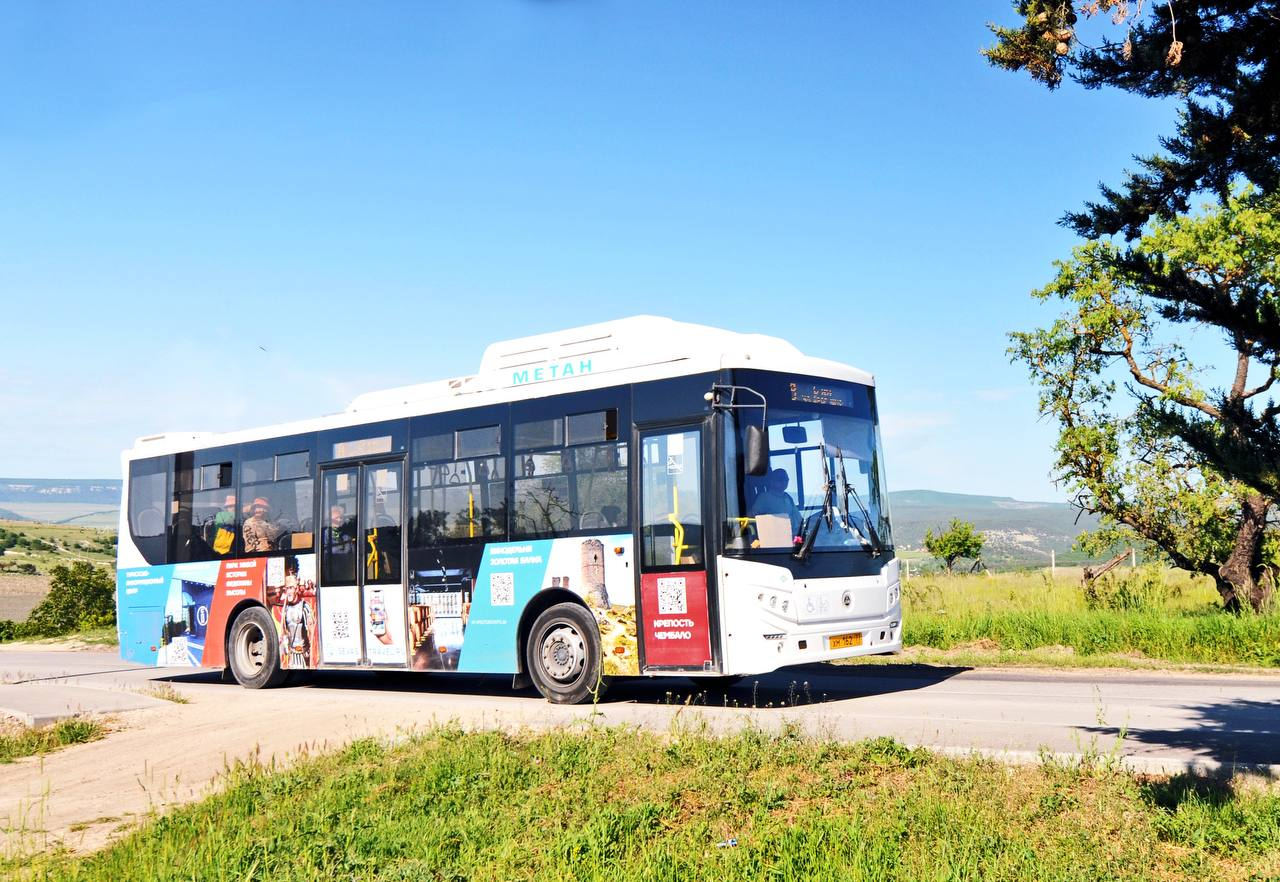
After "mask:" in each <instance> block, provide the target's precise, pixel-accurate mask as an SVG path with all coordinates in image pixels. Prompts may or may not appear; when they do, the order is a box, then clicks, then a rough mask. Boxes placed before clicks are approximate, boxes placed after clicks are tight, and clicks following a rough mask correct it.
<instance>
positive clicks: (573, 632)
mask: <svg viewBox="0 0 1280 882" xmlns="http://www.w3.org/2000/svg"><path fill="white" fill-rule="evenodd" d="M524 660H525V670H527V671H528V672H529V679H531V680H533V685H534V686H536V687H537V689H538V691H539V692H541V693H542V695H543V696H544V697H545V698H546V699H547V701H550V702H551V703H553V704H581V703H582V702H584V701H587V700H589V699H592V698H597V697H599V696H600V694H601V693H603V691H604V686H605V681H604V678H603V677H602V676H601V673H600V626H599V625H598V624H596V619H595V616H593V615H592V614H591V613H590V612H589V611H587V609H586V608H585V607H582V606H579V605H578V604H576V603H557V604H556V605H555V606H552V607H548V608H547V609H546V610H544V611H543V612H542V614H541V615H539V616H538V618H537V619H535V620H534V622H533V627H532V628H530V629H529V639H528V640H526V641H525V659H524Z"/></svg>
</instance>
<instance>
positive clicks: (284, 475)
mask: <svg viewBox="0 0 1280 882" xmlns="http://www.w3.org/2000/svg"><path fill="white" fill-rule="evenodd" d="M310 475H311V454H310V453H308V452H307V451H305V450H304V451H301V452H299V453H281V454H279V455H278V456H276V480H277V481H284V480H287V479H289V478H306V477H310Z"/></svg>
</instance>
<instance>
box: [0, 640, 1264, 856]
mask: <svg viewBox="0 0 1280 882" xmlns="http://www.w3.org/2000/svg"><path fill="white" fill-rule="evenodd" d="M64 686H65V687H66V688H65V689H63V692H64V693H65V692H69V691H75V690H78V695H79V696H80V697H79V698H78V699H77V700H85V701H88V700H89V699H88V698H87V697H85V693H96V694H101V695H102V696H106V693H108V692H110V693H114V694H121V693H124V694H127V695H128V696H129V697H130V700H131V701H133V702H135V704H134V706H135V708H136V707H137V705H136V701H137V700H138V699H139V698H143V699H144V701H145V703H146V704H147V706H145V707H142V708H141V709H133V710H121V711H120V712H118V713H115V714H114V715H113V716H109V717H108V718H107V720H106V722H107V724H108V726H109V727H110V728H111V729H112V731H111V732H110V734H108V735H107V737H106V738H104V739H103V740H101V741H96V742H92V743H88V744H80V745H76V746H73V747H70V748H67V749H64V750H60V751H56V752H54V753H51V754H48V755H46V756H44V757H27V758H24V759H19V760H17V761H15V762H14V763H12V764H7V765H0V855H4V856H6V857H17V856H21V855H23V854H30V853H32V852H36V851H42V850H45V849H48V848H51V847H57V846H62V847H65V848H68V849H71V850H73V851H79V852H83V851H90V850H93V849H96V848H100V847H102V846H103V845H104V844H106V843H108V842H110V841H112V840H114V839H116V838H118V837H119V836H121V835H123V834H124V833H125V832H127V831H129V830H131V829H134V828H135V827H136V826H137V825H138V823H139V822H141V821H144V820H146V819H147V818H148V817H151V816H153V815H154V814H156V813H160V812H163V811H165V810H166V809H168V808H170V807H173V806H176V805H180V804H182V803H186V802H190V801H191V800H194V799H198V798H199V797H200V796H202V795H204V794H206V793H208V792H210V791H211V790H213V789H216V788H217V787H219V786H221V785H222V784H223V783H224V782H225V780H226V778H225V775H224V772H225V770H226V769H227V768H228V767H231V766H234V765H235V764H236V763H240V762H248V763H262V764H266V765H275V766H277V767H280V766H285V767H287V766H288V765H289V764H291V763H294V762H296V761H297V758H298V757H300V756H305V755H307V754H313V753H316V752H321V751H326V750H332V749H334V748H336V747H337V746H339V745H342V744H344V743H346V742H348V741H350V740H351V739H353V738H359V737H364V736H376V737H380V738H385V739H391V740H398V739H401V738H403V737H404V735H405V731H406V730H410V729H412V728H414V727H419V726H425V725H430V724H431V723H440V722H448V721H455V722H457V723H459V724H461V725H462V726H464V727H467V728H500V729H519V728H522V727H536V728H544V727H550V726H564V727H579V726H586V727H591V726H597V725H604V726H627V727H630V726H638V727H644V728H648V729H651V730H655V731H659V732H670V731H672V727H673V726H676V725H689V726H694V727H702V726H706V727H707V729H708V731H713V732H721V731H736V730H738V729H740V728H741V727H742V726H744V725H752V726H758V727H761V728H764V729H766V730H773V729H778V728H781V727H783V726H792V725H799V726H800V727H802V730H803V731H805V732H807V733H809V734H812V735H815V736H820V737H828V738H840V739H856V738H866V737H870V736H890V737H894V738H897V739H899V740H900V741H902V742H904V743H906V744H912V745H916V744H919V745H926V746H930V747H933V748H935V749H939V750H944V751H948V752H955V753H961V754H963V755H968V754H970V753H972V752H974V751H983V752H986V753H987V754H988V755H994V756H998V757H1000V758H1001V759H1004V760H1007V761H1015V762H1032V763H1038V762H1041V761H1043V758H1044V756H1045V755H1046V754H1045V751H1049V752H1051V753H1052V754H1054V755H1060V756H1062V757H1066V758H1070V757H1075V760H1073V761H1078V760H1079V756H1078V755H1079V753H1080V752H1081V751H1082V750H1084V749H1086V748H1087V749H1089V750H1102V751H1106V750H1112V751H1116V752H1117V755H1121V756H1123V757H1124V762H1125V763H1126V764H1133V767H1134V768H1136V769H1138V770H1140V771H1145V772H1158V771H1166V772H1167V771H1170V770H1176V771H1183V770H1186V769H1193V768H1204V769H1213V768H1226V767H1228V766H1229V767H1230V768H1233V769H1235V768H1244V767H1245V766H1246V765H1248V764H1252V763H1257V764H1267V765H1266V766H1265V768H1266V774H1267V775H1269V776H1270V777H1272V778H1273V779H1280V764H1278V763H1280V744H1278V743H1277V741H1276V739H1275V737H1274V734H1272V733H1274V732H1275V731H1276V729H1277V726H1280V676H1278V675H1275V674H1271V675H1266V676H1262V675H1259V674H1256V673H1255V674H1250V675H1230V674H1227V675H1206V674H1195V675H1189V676H1188V675H1175V674H1168V673H1164V672H1136V671H1111V672H1107V671H1052V670H1045V669H1040V670H1018V671H1005V670H991V671H982V670H965V669H962V668H956V667H951V668H947V667H930V666H915V667H913V666H903V667H900V668H892V669H890V668H875V669H873V668H870V667H867V668H862V669H855V668H850V667H847V666H833V665H822V664H812V665H806V666H800V667H797V668H790V669H784V670H781V671H778V672H776V673H774V674H764V675H761V676H760V677H758V678H751V680H750V681H749V682H746V683H743V684H740V685H739V686H737V687H731V689H730V690H723V689H722V690H719V691H716V690H714V689H712V690H709V691H701V689H702V687H700V686H698V685H697V684H695V683H693V682H692V681H689V680H683V679H681V678H661V679H647V678H634V679H627V680H622V681H620V682H618V683H615V684H613V686H612V687H611V688H610V692H609V694H608V695H607V696H606V698H605V700H604V701H602V702H601V703H600V704H599V705H582V706H573V707H566V706H563V705H552V704H548V703H547V702H545V701H543V700H542V699H541V698H538V697H537V696H536V695H534V694H533V693H532V691H531V690H524V691H522V692H519V693H517V692H514V691H513V690H512V688H511V679H510V677H509V676H506V677H502V676H498V675H493V676H490V677H477V676H471V675H451V674H409V673H395V674H393V673H382V674H373V673H368V672H329V673H327V674H323V673H322V674H316V675H313V676H312V677H309V678H300V679H299V680H298V681H297V683H296V685H295V686H294V687H293V688H283V689H269V690H260V691H252V690H246V689H241V688H240V687H238V686H234V685H229V684H223V683H221V682H219V677H218V674H217V673H216V672H209V671H204V672H192V673H185V672H181V671H179V670H176V669H172V668H170V669H153V668H152V669H149V668H139V667H135V666H132V665H127V664H124V663H121V662H120V661H119V659H118V658H116V657H115V655H114V653H111V652H66V651H53V650H52V648H43V649H41V650H40V651H35V648H33V647H27V648H22V649H19V648H10V649H5V650H4V651H0V705H4V704H5V701H6V700H11V699H6V697H5V696H6V693H5V690H10V692H9V693H8V695H9V696H11V698H12V697H13V696H15V695H17V693H18V692H19V691H20V690H22V689H27V690H30V689H33V688H38V689H40V690H42V691H41V692H40V693H39V696H40V697H41V699H42V700H43V698H44V697H45V695H46V693H45V692H44V691H43V690H49V692H50V693H51V694H54V693H56V692H57V690H59V689H60V688H61V687H64ZM157 687H159V688H157ZM175 696H177V697H179V698H181V699H185V701H184V702H182V703H175V702H174V701H173V698H174V697H175ZM1104 715H1105V719H1106V720H1109V721H1110V723H1106V724H1105V725H1104ZM1209 729H1212V732H1211V733H1210V734H1208V735H1206V734H1205V733H1206V731H1208V730H1209ZM1098 732H1101V734H1097V733H1098ZM1091 733H1093V734H1091ZM1090 738H1095V739H1102V740H1101V741H1100V742H1099V741H1096V740H1095V742H1090V741H1089V739H1090ZM1098 745H1100V747H1099V746H1098ZM1063 761H1067V760H1066V759H1064V760H1063ZM1206 764H1208V765H1206Z"/></svg>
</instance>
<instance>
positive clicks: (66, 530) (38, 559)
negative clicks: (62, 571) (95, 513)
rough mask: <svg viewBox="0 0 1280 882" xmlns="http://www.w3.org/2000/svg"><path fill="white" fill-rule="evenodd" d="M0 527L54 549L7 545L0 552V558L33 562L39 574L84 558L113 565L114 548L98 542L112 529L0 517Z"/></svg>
mask: <svg viewBox="0 0 1280 882" xmlns="http://www.w3.org/2000/svg"><path fill="white" fill-rule="evenodd" d="M0 527H3V528H5V529H6V530H10V531H12V532H15V533H22V534H23V535H24V536H27V537H28V538H31V539H40V540H43V541H44V542H47V543H49V544H50V545H52V546H53V547H54V550H53V551H31V550H28V549H24V548H10V549H8V550H7V551H5V552H4V553H3V555H0V560H4V561H6V562H11V563H32V564H35V566H36V569H37V570H39V571H40V572H41V573H45V574H47V573H48V572H49V570H51V569H52V568H53V567H54V566H56V565H57V564H60V563H61V564H67V563H70V562H71V561H75V560H85V561H89V562H90V563H92V564H95V565H100V566H106V567H111V568H114V567H115V565H116V555H115V550H114V549H112V550H111V551H106V550H104V548H103V546H101V545H100V542H101V541H102V540H103V539H105V538H106V537H108V536H110V535H111V534H112V533H114V532H115V531H114V530H109V529H100V528H98V527H78V526H72V525H70V524H45V523H40V522H37V521H11V520H0Z"/></svg>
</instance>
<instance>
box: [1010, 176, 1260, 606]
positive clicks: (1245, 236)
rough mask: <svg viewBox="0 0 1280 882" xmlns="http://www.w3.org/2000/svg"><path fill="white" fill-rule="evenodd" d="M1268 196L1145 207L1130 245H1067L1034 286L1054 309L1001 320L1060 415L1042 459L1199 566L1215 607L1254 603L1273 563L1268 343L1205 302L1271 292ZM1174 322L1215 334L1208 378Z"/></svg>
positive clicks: (1090, 501)
mask: <svg viewBox="0 0 1280 882" xmlns="http://www.w3.org/2000/svg"><path fill="white" fill-rule="evenodd" d="M1277 207H1278V206H1277V197H1275V196H1261V195H1258V194H1256V193H1252V192H1247V191H1246V192H1243V193H1240V194H1237V195H1233V196H1230V197H1228V199H1227V202H1226V204H1225V205H1223V206H1216V207H1215V206H1206V208H1205V210H1204V211H1203V213H1201V214H1197V215H1180V216H1178V217H1175V218H1173V219H1170V220H1167V221H1154V222H1151V223H1150V224H1148V226H1147V230H1146V232H1145V233H1144V235H1143V236H1142V237H1140V238H1139V240H1138V241H1137V242H1136V243H1133V244H1130V245H1126V246H1121V245H1118V244H1116V243H1114V242H1112V241H1109V240H1095V241H1091V242H1088V243H1086V244H1084V245H1081V246H1079V247H1077V248H1076V249H1075V250H1074V252H1073V256H1072V258H1071V259H1070V260H1067V261H1062V262H1059V263H1057V264H1056V267H1057V276H1056V277H1055V278H1054V280H1053V281H1052V282H1051V283H1050V284H1049V285H1047V286H1046V287H1044V288H1042V289H1041V290H1039V291H1036V292H1035V296H1036V297H1038V298H1039V299H1041V300H1045V301H1050V300H1052V301H1057V302H1059V303H1062V304H1063V305H1065V306H1066V307H1067V311H1066V312H1065V313H1063V314H1062V315H1061V316H1060V317H1059V318H1058V319H1057V320H1056V321H1055V322H1054V323H1053V324H1052V325H1051V326H1050V327H1048V328H1045V329H1040V330H1035V331H1030V332H1025V333H1015V334H1013V335H1011V336H1012V340H1013V346H1012V347H1011V350H1010V351H1011V353H1012V354H1013V355H1014V357H1015V358H1017V359H1019V360H1021V361H1023V362H1025V363H1026V364H1027V366H1028V367H1029V368H1030V370H1031V375H1032V378H1033V380H1035V381H1036V383H1037V384H1038V385H1039V386H1040V390H1041V395H1040V408H1041V412H1042V413H1043V414H1044V415H1046V416H1050V417H1053V418H1054V419H1056V421H1057V422H1058V424H1059V426H1060V427H1061V433H1060V436H1059V441H1058V447H1057V452H1058V457H1057V462H1056V472H1057V474H1058V476H1059V477H1060V478H1061V479H1063V480H1064V481H1065V482H1066V483H1067V484H1068V485H1069V487H1070V488H1071V489H1072V490H1073V491H1074V492H1075V493H1076V494H1077V497H1076V498H1077V502H1078V504H1080V505H1081V506H1082V507H1083V508H1085V509H1086V510H1088V511H1091V512H1098V513H1101V514H1103V515H1104V516H1106V518H1108V519H1109V521H1110V523H1112V524H1117V523H1118V524H1123V525H1125V526H1127V527H1129V528H1131V529H1132V530H1133V531H1134V532H1136V533H1137V534H1138V535H1139V536H1141V537H1143V538H1145V539H1146V540H1148V541H1149V542H1151V543H1153V544H1154V545H1156V546H1158V547H1159V548H1160V549H1161V550H1162V551H1163V552H1164V553H1165V554H1166V555H1167V556H1168V557H1169V558H1170V559H1172V560H1173V562H1174V563H1176V564H1178V565H1179V566H1182V567H1184V568H1186V569H1189V570H1192V571H1195V572H1201V573H1207V574H1209V575H1211V576H1213V577H1214V578H1215V580H1217V583H1218V587H1219V591H1220V592H1221V594H1222V596H1223V600H1224V602H1225V603H1226V604H1227V605H1228V606H1236V605H1238V604H1239V603H1241V602H1248V603H1249V604H1250V605H1252V606H1254V607H1255V608H1257V607H1261V606H1262V605H1263V604H1264V603H1265V602H1266V601H1267V598H1268V596H1269V595H1270V592H1271V590H1272V585H1273V583H1274V578H1275V571H1274V569H1273V568H1274V566H1275V564H1277V563H1280V561H1276V560H1273V559H1272V556H1273V554H1274V551H1273V549H1274V545H1275V542H1276V538H1275V530H1274V523H1273V522H1274V518H1275V502H1276V500H1277V498H1280V474H1277V469H1278V468H1280V464H1278V462H1277V458H1276V457H1275V455H1274V454H1273V453H1272V452H1270V451H1271V450H1273V449H1274V445H1275V442H1276V439H1277V438H1280V425H1277V420H1278V418H1280V404H1278V403H1277V402H1276V400H1275V398H1274V396H1272V395H1270V392H1271V390H1272V388H1273V387H1274V386H1275V384H1276V381H1277V380H1278V379H1280V349H1277V348H1276V347H1275V346H1274V345H1272V344H1270V343H1269V342H1267V341H1260V340H1257V339H1254V338H1252V337H1250V336H1247V335H1245V334H1242V333H1241V332H1240V331H1239V330H1237V329H1236V328H1234V327H1232V326H1231V325H1230V323H1229V322H1226V321H1219V320H1218V319H1217V318H1216V316H1217V315H1219V314H1226V315H1229V314H1232V313H1234V312H1236V311H1239V310H1240V309H1243V308H1248V307H1249V305H1250V304H1253V303H1256V302H1259V301H1262V300H1267V299H1271V300H1274V298H1275V296H1276V293H1275V291H1276V279H1277V274H1278V270H1280V212H1277ZM1192 289H1194V290H1195V291H1196V292H1197V295H1196V298H1195V299H1194V300H1193V299H1192V298H1183V299H1182V300H1181V301H1179V302H1178V303H1177V304H1176V309H1174V310H1171V308H1170V297H1171V292H1172V291H1175V290H1183V291H1187V290H1192ZM1197 303H1204V304H1205V305H1206V307H1207V306H1208V305H1210V304H1211V305H1212V310H1210V309H1208V308H1200V307H1199V306H1197V305H1196V304H1197ZM1188 323H1190V324H1193V325H1195V326H1198V327H1201V328H1209V329H1212V330H1213V331H1215V332H1216V335H1217V336H1218V337H1219V338H1220V339H1221V340H1223V341H1224V342H1225V344H1226V352H1227V355H1228V357H1229V360H1230V369H1229V370H1228V371H1226V373H1225V377H1224V379H1225V380H1226V382H1225V383H1224V384H1223V385H1222V386H1221V387H1215V386H1212V385H1210V383H1209V382H1207V380H1208V376H1209V375H1208V372H1207V369H1202V368H1201V367H1198V366H1196V365H1195V364H1193V363H1192V361H1191V360H1190V359H1189V358H1188V356H1187V352H1186V350H1185V348H1184V346H1183V344H1182V342H1181V339H1182V337H1183V335H1182V333H1181V327H1180V326H1181V325H1185V324H1188ZM1122 384H1123V388H1124V390H1125V392H1126V394H1125V395H1121V394H1120V389H1121V385H1122ZM1264 396H1267V397H1264Z"/></svg>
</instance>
